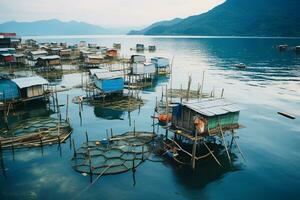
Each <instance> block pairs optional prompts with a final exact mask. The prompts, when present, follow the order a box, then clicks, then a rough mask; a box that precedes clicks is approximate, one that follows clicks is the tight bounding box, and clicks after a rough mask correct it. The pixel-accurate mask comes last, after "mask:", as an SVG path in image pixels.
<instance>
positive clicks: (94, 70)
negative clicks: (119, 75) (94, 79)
mask: <svg viewBox="0 0 300 200" xmlns="http://www.w3.org/2000/svg"><path fill="white" fill-rule="evenodd" d="M103 72H109V70H108V69H104V68H99V69H90V74H91V75H95V74H96V73H103Z"/></svg>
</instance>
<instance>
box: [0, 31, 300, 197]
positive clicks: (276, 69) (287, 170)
mask: <svg viewBox="0 0 300 200" xmlns="http://www.w3.org/2000/svg"><path fill="white" fill-rule="evenodd" d="M36 39H37V40H38V41H39V42H46V41H47V42H48V41H56V42H67V43H78V42H79V41H80V40H85V41H87V42H92V43H97V44H99V45H104V46H112V44H113V43H115V42H119V43H122V51H121V55H123V56H130V55H131V54H133V53H134V52H132V51H130V50H129V49H130V48H132V47H134V46H135V44H136V43H144V44H146V45H149V44H154V45H156V46H157V49H158V50H157V51H156V52H154V53H149V52H145V54H146V56H147V58H148V59H150V57H152V56H165V57H169V58H172V57H173V56H174V67H173V73H174V74H173V80H174V81H173V87H174V88H180V85H181V84H182V85H183V87H187V81H188V76H189V75H191V76H192V88H193V89H196V88H197V85H198V82H200V81H201V79H202V72H203V71H205V83H204V91H206V92H210V91H211V90H213V89H214V90H215V93H216V95H220V93H221V90H222V89H223V88H224V89H225V92H224V95H225V97H226V98H228V99H230V100H232V101H234V102H237V103H239V104H240V106H241V107H242V111H241V114H240V123H241V124H243V125H244V126H245V128H243V129H240V130H238V135H239V139H238V143H239V145H240V147H241V149H242V151H243V153H244V155H245V157H246V161H243V159H242V157H241V156H240V154H238V153H237V152H236V153H235V154H234V155H233V160H234V163H233V165H232V166H230V165H229V164H228V163H227V162H228V161H227V159H226V157H225V156H220V157H219V159H220V160H221V162H222V163H223V164H224V166H223V167H219V166H218V165H217V164H216V163H215V162H214V160H213V159H207V160H205V161H203V162H201V163H199V165H198V166H197V170H196V172H192V170H191V169H190V168H189V167H186V166H180V165H178V164H175V163H173V162H171V161H169V160H168V159H165V160H164V161H163V162H151V161H146V162H145V163H143V164H142V165H141V166H139V167H138V168H137V171H136V174H135V178H136V184H135V185H133V175H132V172H127V173H123V174H118V175H110V176H103V177H101V178H100V179H99V180H98V181H97V182H96V183H95V184H94V185H93V186H92V187H91V188H89V190H87V191H85V192H83V193H81V194H80V196H78V193H79V192H80V191H82V190H84V189H85V188H86V187H87V186H88V185H89V177H84V176H83V175H81V174H79V173H77V172H75V171H74V170H73V169H72V167H71V165H70V159H71V157H72V154H73V152H72V150H71V149H70V143H69V140H68V141H67V142H66V143H65V144H63V145H62V154H61V155H60V152H59V151H58V148H57V145H54V146H49V147H45V148H44V151H43V154H42V152H41V149H25V150H17V151H16V152H15V155H14V157H13V156H12V153H11V151H9V150H8V151H4V152H2V163H1V167H0V169H1V175H0V199H44V200H45V199H72V198H75V197H76V198H78V199H119V200H120V199H131V200H133V199H174V200H175V199H203V198H204V199H267V198H269V199H299V198H300V190H299V188H300V55H297V54H295V53H294V52H293V51H289V52H278V51H277V49H276V48H274V46H275V45H277V44H283V43H287V44H289V45H290V46H296V45H300V39H284V38H205V37H204V38H184V37H179V38H172V37H171V38H169V37H127V36H113V37H111V36H68V37H65V36H64V37H59V36H58V37H36ZM240 62H243V63H245V64H246V65H247V66H248V67H247V68H246V69H245V70H237V69H235V68H234V67H232V65H233V64H235V63H240ZM80 77H81V76H80V74H77V75H76V74H75V75H65V76H63V77H62V79H61V80H58V82H59V84H61V85H66V86H71V85H75V84H78V83H79V82H80ZM168 82H169V80H168V79H160V80H159V81H158V84H157V85H156V86H155V88H152V89H147V90H144V91H142V92H141V96H142V98H143V99H145V100H147V103H146V105H144V106H143V107H142V108H141V110H140V112H139V111H138V110H137V111H134V112H133V113H131V117H132V120H135V122H136V127H137V130H146V131H152V127H151V124H152V120H151V118H150V116H151V115H152V113H153V108H154V104H155V97H159V96H160V94H161V90H162V87H164V86H165V85H166V84H168ZM67 94H69V95H70V98H72V97H73V96H77V95H81V94H85V92H84V91H82V90H81V89H72V90H70V91H67V92H62V93H60V94H59V101H60V102H59V103H60V104H65V102H66V95H67ZM64 110H65V107H62V113H63V115H64V113H65V111H64ZM278 111H286V112H289V113H292V114H294V115H295V116H296V117H297V119H296V120H290V119H287V118H285V117H283V116H280V115H278V114H277V112H278ZM69 113H70V119H71V124H72V127H73V134H72V139H74V140H75V143H76V146H77V147H79V146H80V144H82V142H84V141H85V135H84V132H85V131H87V132H88V134H89V138H90V139H95V140H96V139H102V138H104V137H105V136H106V133H105V130H106V129H109V128H113V130H114V132H115V133H119V134H121V133H123V132H125V131H129V130H132V129H133V127H132V126H131V127H130V126H129V120H128V114H127V113H123V112H115V111H110V110H102V109H100V108H98V107H92V106H84V111H83V125H82V126H80V120H79V116H78V106H77V105H74V104H71V105H70V111H69ZM47 115H52V116H56V115H55V114H51V113H49V112H46V111H45V107H39V108H34V107H31V108H30V109H28V110H25V111H24V113H23V114H22V115H21V116H19V117H11V118H10V122H11V123H13V122H14V121H16V120H20V119H22V118H23V119H26V118H30V117H33V116H47ZM160 132H162V130H160ZM226 163H227V164H226Z"/></svg>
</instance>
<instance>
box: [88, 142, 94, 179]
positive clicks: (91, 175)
mask: <svg viewBox="0 0 300 200" xmlns="http://www.w3.org/2000/svg"><path fill="white" fill-rule="evenodd" d="M88 158H89V167H90V182H93V171H92V160H91V154H90V150H89V148H88Z"/></svg>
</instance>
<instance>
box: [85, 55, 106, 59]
mask: <svg viewBox="0 0 300 200" xmlns="http://www.w3.org/2000/svg"><path fill="white" fill-rule="evenodd" d="M87 57H88V58H91V59H103V56H101V55H88V56H87Z"/></svg>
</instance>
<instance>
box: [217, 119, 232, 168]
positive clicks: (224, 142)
mask: <svg viewBox="0 0 300 200" xmlns="http://www.w3.org/2000/svg"><path fill="white" fill-rule="evenodd" d="M219 127H220V131H221V135H222V140H223V144H224V147H225V150H226V154H227V157H228V160H229V163H230V164H231V158H230V155H229V152H228V148H227V144H226V141H225V137H224V133H223V130H222V126H221V124H220V120H219Z"/></svg>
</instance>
